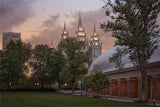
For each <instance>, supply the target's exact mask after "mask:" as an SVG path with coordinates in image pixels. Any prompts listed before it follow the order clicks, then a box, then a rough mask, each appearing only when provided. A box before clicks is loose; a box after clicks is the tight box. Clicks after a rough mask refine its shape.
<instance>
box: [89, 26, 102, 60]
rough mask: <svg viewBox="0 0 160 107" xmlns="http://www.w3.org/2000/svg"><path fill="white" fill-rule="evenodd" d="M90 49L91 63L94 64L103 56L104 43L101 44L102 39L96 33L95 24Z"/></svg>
mask: <svg viewBox="0 0 160 107" xmlns="http://www.w3.org/2000/svg"><path fill="white" fill-rule="evenodd" d="M90 45H91V46H90V49H91V62H94V60H95V59H97V57H98V56H100V55H101V54H102V42H100V38H99V36H98V34H97V32H96V26H95V24H94V30H93V35H92V36H91V41H90Z"/></svg>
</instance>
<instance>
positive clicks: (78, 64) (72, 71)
mask: <svg viewBox="0 0 160 107" xmlns="http://www.w3.org/2000/svg"><path fill="white" fill-rule="evenodd" d="M83 46H84V42H80V41H77V40H76V39H75V38H67V39H65V40H62V41H61V43H60V44H59V49H60V50H61V51H63V52H64V54H65V56H66V59H67V63H66V65H65V69H63V72H62V73H61V74H60V78H61V79H62V81H63V82H67V83H68V84H71V85H70V87H71V88H72V93H74V89H75V87H76V86H77V84H78V81H79V80H80V77H81V75H85V74H86V73H87V69H86V67H85V64H86V63H88V62H89V54H88V52H87V53H84V52H82V51H81V49H82V48H83ZM66 69H67V71H64V70H66ZM66 72H67V74H68V75H69V77H70V78H68V80H66V79H63V78H62V77H61V76H62V75H65V73H66ZM63 73H64V74H63ZM70 75H72V76H70Z"/></svg>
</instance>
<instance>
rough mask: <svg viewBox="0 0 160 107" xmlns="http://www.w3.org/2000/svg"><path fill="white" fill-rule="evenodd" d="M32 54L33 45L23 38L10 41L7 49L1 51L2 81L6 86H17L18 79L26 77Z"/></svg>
mask: <svg viewBox="0 0 160 107" xmlns="http://www.w3.org/2000/svg"><path fill="white" fill-rule="evenodd" d="M30 56H31V45H30V44H29V43H24V42H22V41H21V40H18V41H12V40H11V41H10V42H9V43H8V44H7V46H6V49H5V50H4V51H3V52H1V63H2V64H1V75H2V76H3V78H2V82H3V85H4V84H5V86H6V87H8V88H10V87H13V88H16V87H17V85H18V81H19V80H20V79H21V78H23V77H24V71H26V69H27V66H26V62H27V61H28V60H29V58H30Z"/></svg>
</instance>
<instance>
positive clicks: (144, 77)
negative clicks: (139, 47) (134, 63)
mask: <svg viewBox="0 0 160 107" xmlns="http://www.w3.org/2000/svg"><path fill="white" fill-rule="evenodd" d="M138 60H139V67H140V71H141V77H142V92H141V98H140V100H141V102H143V103H146V102H148V95H147V94H148V93H147V72H146V70H145V65H146V60H145V54H144V53H142V54H140V52H139V53H138Z"/></svg>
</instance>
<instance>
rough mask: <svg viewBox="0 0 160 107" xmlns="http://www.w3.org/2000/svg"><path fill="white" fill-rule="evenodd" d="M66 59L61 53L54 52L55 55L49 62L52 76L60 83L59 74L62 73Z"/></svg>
mask: <svg viewBox="0 0 160 107" xmlns="http://www.w3.org/2000/svg"><path fill="white" fill-rule="evenodd" d="M65 63H66V59H65V57H64V55H63V54H62V52H61V51H59V50H54V51H53V55H52V56H50V58H49V60H48V67H49V72H50V76H51V78H52V79H53V80H54V81H59V72H61V71H62V68H63V67H64V64H65Z"/></svg>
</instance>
